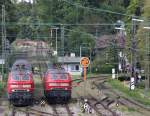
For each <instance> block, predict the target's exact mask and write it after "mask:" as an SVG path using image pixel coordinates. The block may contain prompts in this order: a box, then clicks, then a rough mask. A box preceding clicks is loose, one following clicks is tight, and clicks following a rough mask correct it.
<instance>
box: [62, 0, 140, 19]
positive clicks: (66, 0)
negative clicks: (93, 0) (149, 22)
mask: <svg viewBox="0 0 150 116" xmlns="http://www.w3.org/2000/svg"><path fill="white" fill-rule="evenodd" d="M62 1H64V2H66V3H68V4H70V5H73V6H76V7H80V8H83V9H88V10H94V11H99V12H105V13H111V14H116V15H122V16H128V17H132V16H133V15H131V14H125V13H119V12H114V11H111V10H105V9H98V8H91V7H85V6H82V5H80V4H77V3H73V2H70V1H68V0H62ZM139 17H140V16H135V18H139Z"/></svg>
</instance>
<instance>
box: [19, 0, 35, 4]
mask: <svg viewBox="0 0 150 116" xmlns="http://www.w3.org/2000/svg"><path fill="white" fill-rule="evenodd" d="M17 1H18V2H21V1H22V0H17ZM23 1H26V2H30V1H31V3H33V0H23Z"/></svg>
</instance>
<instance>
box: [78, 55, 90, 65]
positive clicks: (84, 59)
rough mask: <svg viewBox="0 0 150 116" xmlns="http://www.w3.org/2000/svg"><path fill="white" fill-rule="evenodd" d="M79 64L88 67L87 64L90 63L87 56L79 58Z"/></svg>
mask: <svg viewBox="0 0 150 116" xmlns="http://www.w3.org/2000/svg"><path fill="white" fill-rule="evenodd" d="M80 64H81V65H82V66H83V67H88V65H89V64H90V60H89V58H88V57H82V58H81V60H80Z"/></svg>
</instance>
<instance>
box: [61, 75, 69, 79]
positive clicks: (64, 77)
mask: <svg viewBox="0 0 150 116" xmlns="http://www.w3.org/2000/svg"><path fill="white" fill-rule="evenodd" d="M67 76H68V75H67V74H60V79H63V80H64V79H67Z"/></svg>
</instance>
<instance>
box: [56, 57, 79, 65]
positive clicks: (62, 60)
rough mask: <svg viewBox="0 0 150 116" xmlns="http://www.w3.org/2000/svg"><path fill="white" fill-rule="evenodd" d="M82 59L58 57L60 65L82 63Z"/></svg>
mask: <svg viewBox="0 0 150 116" xmlns="http://www.w3.org/2000/svg"><path fill="white" fill-rule="evenodd" d="M80 59H81V57H68V56H65V57H58V63H62V62H64V63H80Z"/></svg>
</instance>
